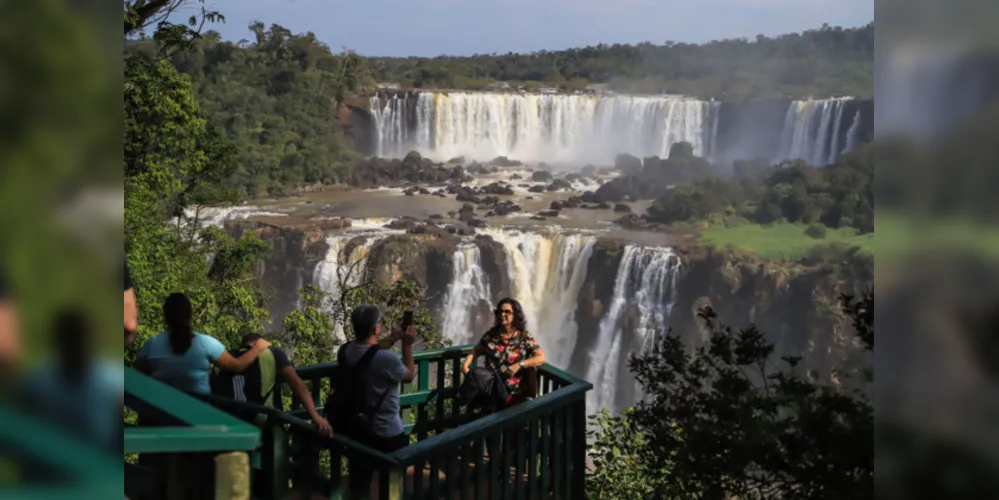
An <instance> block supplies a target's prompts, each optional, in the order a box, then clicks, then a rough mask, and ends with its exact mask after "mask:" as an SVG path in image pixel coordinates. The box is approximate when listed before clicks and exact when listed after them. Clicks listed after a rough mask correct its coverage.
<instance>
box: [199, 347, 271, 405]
mask: <svg viewBox="0 0 999 500" xmlns="http://www.w3.org/2000/svg"><path fill="white" fill-rule="evenodd" d="M250 349H252V348H251V347H240V348H239V349H234V350H231V351H229V352H230V353H231V354H232V357H234V358H239V357H241V356H243V355H244V354H246V353H247V352H249V351H250ZM276 377H277V365H276V364H275V362H274V353H273V352H271V350H270V349H267V350H266V351H264V352H262V353H260V356H259V357H258V358H257V359H256V361H254V362H253V364H252V365H250V367H249V368H247V369H246V371H245V372H243V373H233V372H230V371H228V370H226V369H224V368H221V367H216V369H215V370H213V371H212V376H211V378H210V380H209V382H210V384H211V388H212V394H214V395H216V396H220V397H224V398H228V399H232V400H235V401H240V402H245V403H252V404H256V405H266V404H267V402H268V401H267V400H268V399H269V398H270V396H271V394H272V393H273V392H274V387H275V386H277V384H276ZM265 380H266V381H267V382H266V383H265ZM265 388H266V390H265Z"/></svg>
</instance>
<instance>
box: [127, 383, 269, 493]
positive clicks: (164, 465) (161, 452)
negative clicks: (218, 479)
mask: <svg viewBox="0 0 999 500" xmlns="http://www.w3.org/2000/svg"><path fill="white" fill-rule="evenodd" d="M125 406H126V407H127V408H129V409H131V410H133V411H135V412H136V413H137V414H138V418H139V424H138V425H132V426H126V428H125V430H124V453H125V454H130V453H138V454H139V464H128V463H127V464H126V467H125V491H126V494H128V496H129V497H132V498H162V497H164V496H165V497H167V498H171V497H177V498H184V499H185V500H187V499H189V498H191V495H192V491H197V492H202V493H204V495H203V496H211V494H210V493H207V492H206V491H207V490H211V491H214V477H213V474H212V472H213V471H212V470H209V471H205V470H204V469H205V468H209V469H211V468H213V466H214V463H213V462H212V460H211V459H212V458H213V457H214V456H216V455H217V454H220V453H228V452H245V453H248V454H250V455H251V456H253V455H256V454H257V453H258V450H259V449H260V448H261V431H260V429H259V428H257V427H255V426H253V425H250V424H248V423H246V422H243V421H242V420H239V419H237V418H235V417H233V416H232V415H229V414H227V413H226V412H223V411H220V410H219V409H217V408H213V407H212V406H211V405H208V404H206V403H205V402H203V401H199V400H198V399H197V398H195V397H193V396H190V395H188V394H185V393H183V392H181V391H178V390H176V389H174V388H172V387H170V386H167V385H166V384H163V383H161V382H158V381H156V380H154V379H152V378H150V377H147V376H145V375H143V374H141V373H138V372H136V371H134V370H132V369H130V368H125ZM192 468H193V469H194V470H195V472H196V473H199V474H204V475H205V481H202V483H204V484H202V485H201V487H200V488H198V487H197V486H196V487H194V490H192V489H190V488H187V489H185V487H184V486H181V485H184V484H185V482H186V480H187V479H190V478H189V477H185V475H186V474H189V473H190V472H191V470H190V469H192ZM247 472H248V471H247ZM208 479H211V482H208V481H207V480H208ZM195 498H197V495H196V496H195Z"/></svg>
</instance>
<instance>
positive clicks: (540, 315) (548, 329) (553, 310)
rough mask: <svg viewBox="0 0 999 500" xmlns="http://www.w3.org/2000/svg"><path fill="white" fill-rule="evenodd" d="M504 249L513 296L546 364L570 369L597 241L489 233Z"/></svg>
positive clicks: (558, 235)
mask: <svg viewBox="0 0 999 500" xmlns="http://www.w3.org/2000/svg"><path fill="white" fill-rule="evenodd" d="M484 232H485V233H486V234H489V235H490V236H492V238H493V239H494V240H495V241H497V242H498V243H500V244H501V245H503V248H504V250H505V253H506V257H507V267H508V269H507V272H508V273H509V276H510V282H511V284H512V287H513V290H512V291H511V292H512V295H513V298H515V299H517V301H518V302H520V303H521V306H523V308H524V314H525V316H527V324H528V330H530V331H531V333H532V334H534V337H535V338H536V339H537V340H538V343H539V344H541V347H542V349H544V350H545V355H546V357H547V358H548V362H549V363H552V364H554V365H555V366H562V367H564V366H568V364H569V361H570V360H571V359H572V354H573V352H574V351H575V349H576V339H577V335H578V328H577V325H576V318H575V316H576V301H577V298H578V297H579V290H580V288H581V287H582V286H583V283H584V282H585V281H586V272H587V264H588V263H589V260H590V255H592V253H593V245H594V244H595V243H596V238H594V237H592V236H588V235H581V234H561V233H555V234H550V235H549V234H541V233H531V232H520V231H513V230H499V229H486V230H485V231H484Z"/></svg>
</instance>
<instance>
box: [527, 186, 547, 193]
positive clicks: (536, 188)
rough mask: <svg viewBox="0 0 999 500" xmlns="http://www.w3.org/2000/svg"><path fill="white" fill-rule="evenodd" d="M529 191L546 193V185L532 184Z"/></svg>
mask: <svg viewBox="0 0 999 500" xmlns="http://www.w3.org/2000/svg"><path fill="white" fill-rule="evenodd" d="M527 191H528V192H531V193H544V192H545V187H544V186H541V185H538V186H531V187H530V188H529V189H528V190H527Z"/></svg>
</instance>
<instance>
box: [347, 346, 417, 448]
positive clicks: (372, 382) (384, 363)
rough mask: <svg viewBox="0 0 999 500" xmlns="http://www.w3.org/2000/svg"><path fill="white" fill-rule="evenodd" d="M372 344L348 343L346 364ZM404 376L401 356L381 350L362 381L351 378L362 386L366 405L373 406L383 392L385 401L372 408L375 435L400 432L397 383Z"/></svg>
mask: <svg viewBox="0 0 999 500" xmlns="http://www.w3.org/2000/svg"><path fill="white" fill-rule="evenodd" d="M371 347H372V346H371V345H368V344H357V343H353V342H352V343H350V344H349V345H347V347H346V352H345V353H344V355H345V356H346V358H347V364H349V365H351V366H353V365H356V364H357V362H358V361H360V360H361V357H362V356H364V353H366V352H368V349H370V348H371ZM405 376H406V365H404V364H403V363H402V358H401V357H400V356H399V355H398V354H395V353H393V352H392V351H386V350H381V351H379V352H378V354H376V355H375V358H374V359H372V360H371V365H370V366H369V367H368V371H367V372H366V373H365V374H364V378H363V380H353V381H351V383H354V384H360V385H359V387H361V388H363V391H364V397H365V402H366V403H367V404H368V405H369V406H368V407H369V408H370V407H374V406H375V405H377V404H378V402H379V401H380V400H381V399H382V394H384V395H385V400H384V401H382V402H381V406H379V407H378V409H377V410H376V411H375V414H374V419H373V422H372V425H373V427H374V428H373V429H372V432H373V433H374V435H376V436H378V437H382V438H393V437H396V436H398V435H400V434H402V417H401V416H400V415H399V384H400V383H402V379H403V378H404V377H405Z"/></svg>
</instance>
